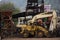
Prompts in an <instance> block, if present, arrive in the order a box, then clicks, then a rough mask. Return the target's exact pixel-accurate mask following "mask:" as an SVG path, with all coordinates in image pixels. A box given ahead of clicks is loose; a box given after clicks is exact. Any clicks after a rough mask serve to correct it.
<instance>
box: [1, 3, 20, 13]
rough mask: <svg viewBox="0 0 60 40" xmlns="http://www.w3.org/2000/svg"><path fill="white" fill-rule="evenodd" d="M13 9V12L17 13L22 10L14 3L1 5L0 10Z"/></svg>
mask: <svg viewBox="0 0 60 40" xmlns="http://www.w3.org/2000/svg"><path fill="white" fill-rule="evenodd" d="M4 10H12V14H17V13H19V12H20V9H19V8H16V7H15V6H14V4H12V3H10V2H9V3H3V4H1V5H0V11H4Z"/></svg>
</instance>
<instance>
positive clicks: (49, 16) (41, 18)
mask: <svg viewBox="0 0 60 40" xmlns="http://www.w3.org/2000/svg"><path fill="white" fill-rule="evenodd" d="M23 20H24V18H18V24H17V25H16V27H18V28H20V29H19V30H20V32H19V33H20V34H21V35H22V36H23V37H50V36H51V35H50V32H52V33H53V32H54V31H55V29H56V23H57V14H56V11H50V12H44V13H39V14H37V15H35V16H34V17H33V18H32V19H30V20H27V24H24V23H23V22H24V21H23ZM21 23H22V24H21Z"/></svg>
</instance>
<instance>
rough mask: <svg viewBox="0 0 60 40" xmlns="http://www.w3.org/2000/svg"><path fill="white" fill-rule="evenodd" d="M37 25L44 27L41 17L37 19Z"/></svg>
mask: <svg viewBox="0 0 60 40" xmlns="http://www.w3.org/2000/svg"><path fill="white" fill-rule="evenodd" d="M38 25H39V26H42V27H44V24H43V21H42V19H38Z"/></svg>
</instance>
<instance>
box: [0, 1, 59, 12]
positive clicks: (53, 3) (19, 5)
mask: <svg viewBox="0 0 60 40" xmlns="http://www.w3.org/2000/svg"><path fill="white" fill-rule="evenodd" d="M0 1H2V2H11V3H13V4H14V5H15V7H17V8H19V9H20V10H21V12H23V11H25V8H26V4H27V0H0ZM45 4H51V6H52V8H53V9H60V0H45Z"/></svg>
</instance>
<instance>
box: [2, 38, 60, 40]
mask: <svg viewBox="0 0 60 40" xmlns="http://www.w3.org/2000/svg"><path fill="white" fill-rule="evenodd" d="M2 40H60V38H5V39H2Z"/></svg>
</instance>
